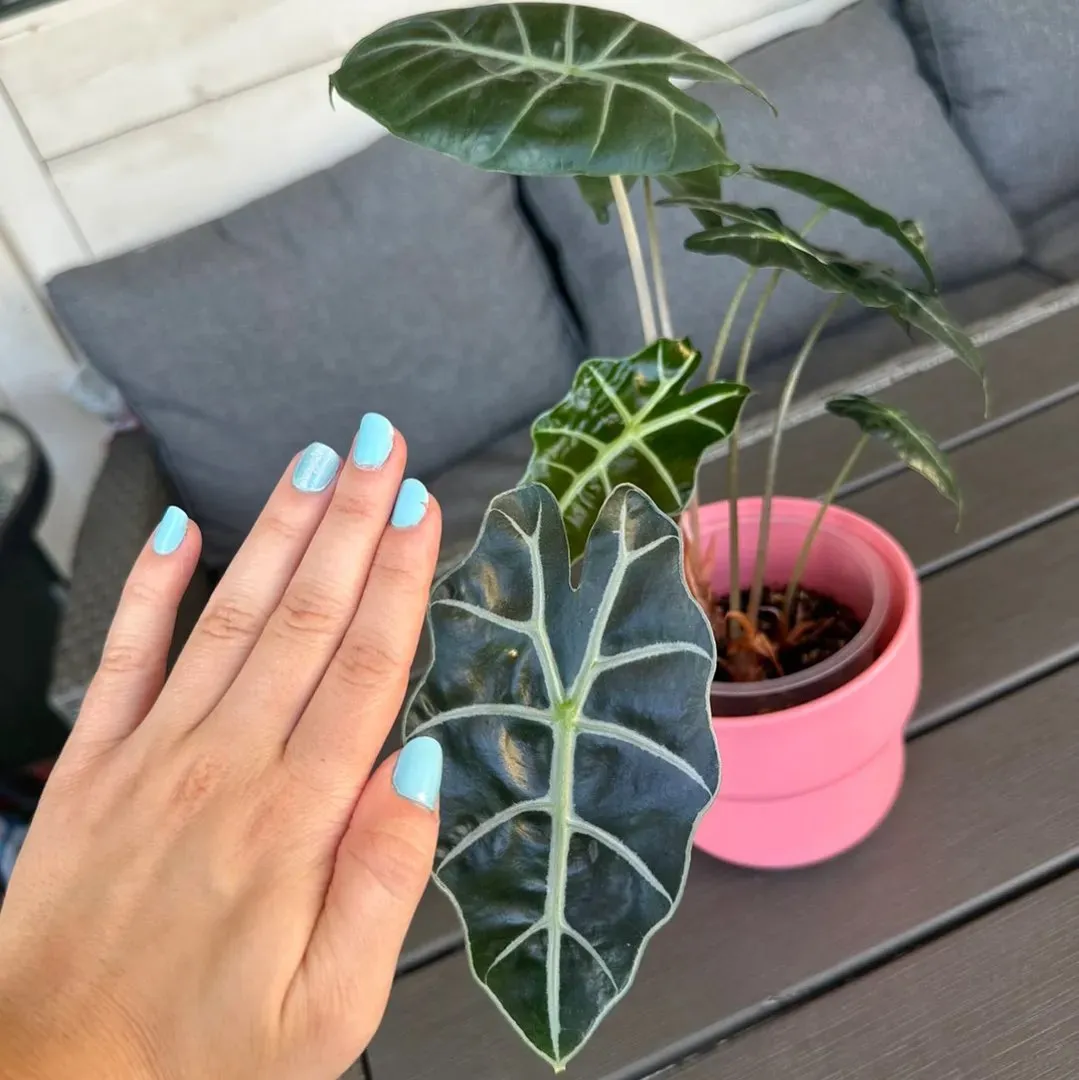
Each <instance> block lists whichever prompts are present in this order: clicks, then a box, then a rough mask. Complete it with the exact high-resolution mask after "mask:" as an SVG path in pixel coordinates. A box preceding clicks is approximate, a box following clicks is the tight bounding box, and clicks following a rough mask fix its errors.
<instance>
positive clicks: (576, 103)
mask: <svg viewBox="0 0 1079 1080" xmlns="http://www.w3.org/2000/svg"><path fill="white" fill-rule="evenodd" d="M674 78H682V79H693V80H697V81H707V82H731V83H736V84H737V85H739V86H743V87H745V88H746V89H747V90H750V91H751V92H753V93H755V94H757V95H758V96H759V97H763V95H761V94H760V91H758V90H757V89H756V88H755V87H753V86H752V85H750V84H749V83H747V82H746V81H745V80H744V79H743V78H742V77H741V76H740V75H739V74H738V73H737V72H736V71H734V69H733V68H731V67H729V66H728V65H727V64H724V63H723V62H722V61H720V60H717V59H716V58H715V57H713V56H710V55H709V54H708V53H706V52H704V51H702V50H701V49H698V48H696V47H695V46H693V45H689V44H687V43H686V42H684V41H680V40H679V39H678V38H676V37H674V36H673V35H671V34H668V33H667V32H666V31H664V30H659V29H657V28H656V27H654V26H649V25H648V24H646V23H641V22H637V21H636V20H634V19H631V18H629V17H627V16H625V15H619V14H616V13H615V12H611V11H600V10H597V9H595V8H587V7H576V6H574V5H569V4H520V5H518V4H493V5H490V6H486V7H474V8H466V9H463V10H459V11H442V12H437V13H434V14H429V15H416V16H412V17H409V18H405V19H399V20H398V21H397V22H393V23H390V24H389V25H388V26H384V27H383V28H382V29H380V30H376V31H375V32H374V33H373V34H370V35H368V36H367V37H365V38H364V39H363V40H362V41H360V42H359V44H357V45H355V46H354V47H353V48H352V50H351V51H350V52H349V53H348V55H347V56H346V57H345V59H344V60H343V61H342V63H341V67H340V69H339V70H338V71H337V72H336V73H335V74H334V75H333V76H331V79H330V83H331V86H332V87H333V89H334V90H336V91H337V93H338V94H340V95H341V97H343V98H344V99H345V100H346V101H348V102H350V103H351V104H352V105H355V106H356V107H357V108H359V109H362V110H363V111H364V112H366V113H368V114H369V115H371V116H373V117H374V118H375V119H376V120H378V121H379V122H380V123H381V124H383V125H385V127H387V128H388V129H389V130H390V131H391V132H393V134H395V135H398V136H400V137H401V138H403V139H408V140H409V141H410V142H414V143H418V144H419V145H420V146H426V147H429V148H430V149H432V150H438V151H440V152H441V153H444V154H449V155H450V156H452V157H455V158H458V159H459V160H460V161H463V162H465V163H466V164H468V165H474V166H477V167H478V168H481V169H491V170H493V171H496V172H510V173H518V174H522V175H536V176H540V175H543V176H547V175H558V176H567V175H569V176H611V175H620V176H657V175H660V174H662V173H679V172H686V171H688V170H692V169H701V168H704V167H705V166H707V165H726V164H727V163H728V160H729V159H728V158H727V154H726V151H725V150H724V148H723V142H722V140H721V139H720V138H719V135H720V125H719V120H718V119H717V117H716V115H715V113H714V112H713V111H712V110H711V109H710V108H709V107H708V106H707V105H705V104H704V103H703V102H701V101H699V100H697V99H696V98H694V97H691V96H690V95H689V94H687V93H686V92H685V91H684V90H681V89H679V88H678V87H676V86H675V85H674V84H673V83H672V82H671V79H674Z"/></svg>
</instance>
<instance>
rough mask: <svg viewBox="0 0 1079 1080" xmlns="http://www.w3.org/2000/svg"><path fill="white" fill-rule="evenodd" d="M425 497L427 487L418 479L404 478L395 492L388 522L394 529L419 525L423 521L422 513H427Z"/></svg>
mask: <svg viewBox="0 0 1079 1080" xmlns="http://www.w3.org/2000/svg"><path fill="white" fill-rule="evenodd" d="M427 498H428V496H427V488H425V487H424V486H423V484H421V483H420V482H419V480H413V479H411V478H409V479H408V480H406V481H405V482H404V483H403V484H402V485H401V488H400V490H399V491H398V492H397V502H395V503H394V504H393V514H391V515H390V524H391V525H392V526H393V527H394V528H395V529H407V528H408V527H409V526H411V525H419V523H420V522H421V521H423V515H424V514H426V513H427Z"/></svg>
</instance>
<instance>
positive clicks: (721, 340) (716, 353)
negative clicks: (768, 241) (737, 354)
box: [704, 266, 757, 383]
mask: <svg viewBox="0 0 1079 1080" xmlns="http://www.w3.org/2000/svg"><path fill="white" fill-rule="evenodd" d="M756 276H757V268H756V267H755V266H754V267H751V268H750V270H749V272H748V273H747V274H746V275H745V277H743V278H742V280H741V281H740V282H738V288H737V289H735V290H734V296H732V297H731V302H730V304H729V305H728V307H727V314H726V315H725V316H724V317H723V325H722V326H721V327H720V328H719V336H718V337H717V338H716V345H715V348H714V349H713V350H712V359H711V361H710V362H709V364H708V373H707V374H706V375H705V377H704V381H705V382H710V383H711V382H715V381H716V378H717V377H718V376H719V366H720V364H722V363H723V353H724V352H725V351H726V349H727V342H728V341H729V340H730V336H731V330H732V329H733V328H734V320H735V318H736V317H737V315H738V309H739V308H740V307H741V306H742V297H744V296H745V295H746V289H748V288H749V283H750V282H751V281H752V280H753V279H754V278H755V277H756Z"/></svg>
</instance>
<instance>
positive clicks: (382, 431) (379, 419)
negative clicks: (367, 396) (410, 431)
mask: <svg viewBox="0 0 1079 1080" xmlns="http://www.w3.org/2000/svg"><path fill="white" fill-rule="evenodd" d="M392 449H393V424H391V423H390V422H389V420H387V419H386V417H384V416H383V415H381V413H377V412H369V413H367V414H366V415H365V416H364V418H363V419H362V420H361V421H360V430H359V431H358V432H356V445H355V447H354V448H353V450H352V460H353V461H354V462H355V463H356V464H357V465H358V466H359V467H360V468H361V469H381V468H382V466H383V465H385V464H386V459H387V458H388V457H389V456H390V451H391V450H392Z"/></svg>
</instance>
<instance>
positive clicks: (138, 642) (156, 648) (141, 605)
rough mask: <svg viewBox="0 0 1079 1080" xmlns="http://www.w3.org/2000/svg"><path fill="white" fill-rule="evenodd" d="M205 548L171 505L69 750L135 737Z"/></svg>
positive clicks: (131, 582)
mask: <svg viewBox="0 0 1079 1080" xmlns="http://www.w3.org/2000/svg"><path fill="white" fill-rule="evenodd" d="M201 550H202V536H201V534H200V533H199V529H198V526H197V525H195V524H194V523H193V522H191V521H189V519H188V517H187V515H186V514H185V513H184V512H183V511H182V510H181V509H179V507H176V506H170V507H169V508H168V509H167V510H166V511H165V515H164V517H162V519H161V522H160V524H159V525H158V526H157V528H156V529H155V530H154V534H153V536H151V537H150V539H149V540H148V541H147V542H146V545H145V546H144V547H143V549H142V552H141V554H140V555H139V557H138V559H137V560H136V561H135V565H134V567H132V570H131V573H130V574H129V575H128V578H127V582H126V583H125V585H124V589H123V592H122V593H121V595H120V603H119V605H118V606H117V608H116V614H115V615H114V616H113V620H112V626H111V627H110V628H109V633H108V637H107V638H106V639H105V646H104V648H103V650H102V653H101V661H100V663H99V665H98V669H97V673H96V674H95V675H94V678H93V680H92V681H91V683H90V686H89V688H88V690H87V692H86V698H85V700H84V702H83V706H82V710H81V711H80V713H79V718H78V720H77V721H76V723H75V727H74V729H73V730H72V735H71V752H72V753H79V752H86V751H90V752H95V751H96V750H100V749H105V748H107V747H108V746H111V745H114V744H115V743H117V742H119V741H120V740H121V739H123V738H125V737H126V736H127V735H129V734H131V732H132V731H134V730H135V728H137V727H138V726H139V724H140V723H141V722H142V720H143V719H144V717H145V716H146V714H147V713H148V712H149V711H150V709H151V707H152V706H153V704H154V702H155V701H156V700H157V697H158V695H159V694H160V693H161V688H162V686H163V685H164V682H165V669H166V665H167V663H168V654H169V646H170V644H171V643H172V634H173V629H174V628H175V625H176V611H177V608H178V607H179V604H180V600H181V599H182V597H183V595H184V591H185V590H186V589H187V586H188V584H189V582H190V581H191V575H192V573H193V572H194V569H195V565H196V564H197V562H198V559H199V553H200V551H201Z"/></svg>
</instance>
